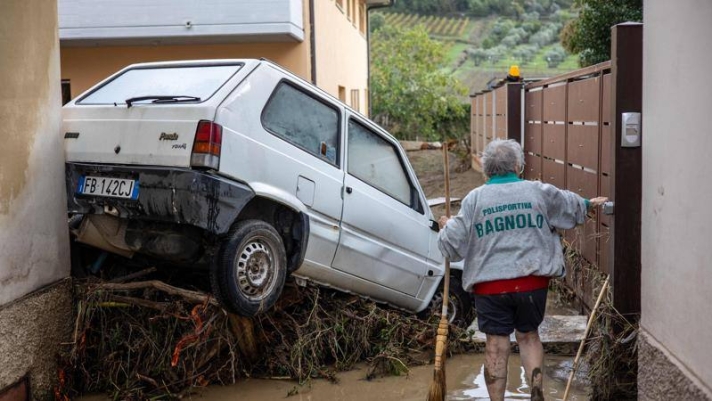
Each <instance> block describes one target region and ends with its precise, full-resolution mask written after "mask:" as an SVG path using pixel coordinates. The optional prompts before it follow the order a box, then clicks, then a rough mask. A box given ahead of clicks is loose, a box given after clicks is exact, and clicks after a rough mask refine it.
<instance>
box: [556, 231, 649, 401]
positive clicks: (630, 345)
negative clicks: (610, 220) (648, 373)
mask: <svg viewBox="0 0 712 401" xmlns="http://www.w3.org/2000/svg"><path fill="white" fill-rule="evenodd" d="M565 245H566V246H565V253H566V266H567V269H570V270H571V271H572V272H573V274H574V275H575V276H579V277H583V278H585V280H587V281H589V282H590V286H591V288H592V290H593V292H594V293H597V292H598V291H600V289H601V286H602V285H603V283H604V281H605V279H606V276H605V275H604V274H603V273H602V272H601V271H600V270H598V268H597V267H595V266H592V265H591V264H590V263H589V262H588V261H586V259H584V258H583V256H581V254H580V253H578V252H577V251H576V250H575V249H573V247H571V246H569V244H565ZM556 291H557V292H559V293H560V294H562V296H563V297H565V298H568V299H569V300H572V299H574V298H575V297H576V295H575V293H574V292H573V290H571V289H570V288H568V287H566V286H565V285H563V284H559V285H557V288H556ZM611 294H612V291H608V292H607V294H606V296H605V297H604V299H603V301H602V302H601V305H600V306H599V307H598V312H597V316H596V319H595V321H594V323H593V325H592V326H591V332H590V334H589V336H588V339H587V340H586V348H585V349H584V354H583V358H582V359H583V365H584V366H585V367H586V368H584V369H582V370H583V371H585V372H586V373H587V376H588V382H589V384H590V388H591V394H590V397H591V400H629V399H630V400H632V399H636V398H637V392H638V387H637V371H638V349H637V345H636V338H637V333H638V323H637V321H635V322H631V321H629V320H628V319H626V317H625V316H623V315H622V314H621V313H620V312H618V311H617V310H616V308H615V307H614V306H613V300H612V297H611Z"/></svg>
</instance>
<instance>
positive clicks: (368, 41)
mask: <svg viewBox="0 0 712 401" xmlns="http://www.w3.org/2000/svg"><path fill="white" fill-rule="evenodd" d="M312 1H313V0H312ZM394 4H396V0H389V1H388V3H385V4H373V5H369V4H368V0H366V62H367V63H368V64H367V65H366V74H368V116H369V118H373V113H371V110H372V109H373V102H372V101H371V98H373V94H372V93H371V18H370V17H369V16H368V13H369V11H371V10H375V9H378V8H386V7H392V6H393V5H394Z"/></svg>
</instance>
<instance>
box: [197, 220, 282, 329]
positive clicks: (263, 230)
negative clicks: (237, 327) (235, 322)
mask: <svg viewBox="0 0 712 401" xmlns="http://www.w3.org/2000/svg"><path fill="white" fill-rule="evenodd" d="M286 277H287V255H286V252H285V249H284V243H283V242H282V238H281V237H280V236H279V234H278V233H277V230H275V229H274V227H272V226H271V225H270V224H268V223H266V222H264V221H262V220H244V221H240V222H238V223H237V224H236V225H235V226H234V227H233V228H232V229H231V230H230V233H229V234H228V236H227V238H225V240H223V242H222V244H221V246H220V250H219V252H218V254H217V255H216V259H215V262H213V264H212V267H211V269H210V284H211V287H212V289H213V293H214V295H215V297H216V298H217V299H218V301H219V302H220V303H221V304H222V306H223V307H224V308H225V309H227V310H228V311H230V312H233V313H237V314H238V315H241V316H247V317H252V316H255V315H256V314H258V313H260V312H264V311H266V310H268V309H270V308H271V307H272V306H273V305H274V304H275V303H276V302H277V299H279V296H280V295H281V293H282V288H283V287H284V281H285V279H286Z"/></svg>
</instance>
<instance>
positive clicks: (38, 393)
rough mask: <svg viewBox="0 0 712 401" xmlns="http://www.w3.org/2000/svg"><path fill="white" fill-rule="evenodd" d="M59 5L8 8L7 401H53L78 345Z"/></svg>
mask: <svg viewBox="0 0 712 401" xmlns="http://www.w3.org/2000/svg"><path fill="white" fill-rule="evenodd" d="M59 76H60V74H59V41H58V39H57V3H56V1H55V0H7V1H2V2H0V87H2V98H1V99H0V121H2V124H3V130H2V133H1V134H0V137H1V138H2V145H0V400H25V399H30V398H31V399H53V393H52V389H53V387H54V386H55V385H56V382H57V379H56V378H57V367H56V362H57V358H56V357H57V353H58V351H59V350H60V344H61V343H67V342H69V341H71V335H70V333H71V330H72V327H73V317H72V299H71V294H72V290H71V283H70V282H69V280H68V279H67V278H68V276H69V233H68V230H67V209H66V198H65V189H64V158H63V155H62V139H61V136H60V127H61V122H62V119H61V110H60V103H59V99H60V80H59Z"/></svg>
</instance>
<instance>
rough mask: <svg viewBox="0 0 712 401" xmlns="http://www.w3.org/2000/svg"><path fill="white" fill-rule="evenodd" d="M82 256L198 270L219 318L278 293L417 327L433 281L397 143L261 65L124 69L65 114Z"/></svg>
mask: <svg viewBox="0 0 712 401" xmlns="http://www.w3.org/2000/svg"><path fill="white" fill-rule="evenodd" d="M63 119H64V123H63V124H64V125H63V128H64V130H63V132H64V137H65V153H66V160H67V163H66V177H67V180H66V182H67V192H68V208H69V212H70V213H73V214H82V215H84V216H85V218H84V221H83V222H82V224H81V227H80V229H79V230H78V231H79V234H78V240H79V241H82V242H85V243H88V244H91V245H93V246H95V247H99V248H101V249H105V250H109V251H112V252H115V253H119V254H123V255H125V256H131V255H133V254H134V253H141V254H145V255H149V256H151V257H153V258H156V259H158V260H163V261H169V262H171V263H179V264H185V265H195V266H206V267H208V268H209V272H210V273H209V274H210V277H211V283H212V287H213V291H214V292H215V294H216V296H217V297H218V299H219V300H220V301H221V303H222V304H223V305H224V306H225V307H226V308H227V309H229V310H231V311H234V312H237V313H240V314H243V315H253V314H255V313H258V312H259V311H261V310H264V309H266V308H269V307H270V306H271V305H272V304H273V303H274V302H275V301H276V299H277V297H278V296H279V294H280V292H281V289H282V286H283V284H284V280H285V277H286V276H287V275H288V274H293V275H294V276H295V277H297V278H301V279H308V280H312V281H314V282H316V283H319V284H322V285H327V286H331V287H334V288H337V289H340V290H344V291H348V292H353V293H356V294H359V295H362V296H366V297H369V298H372V299H374V300H377V301H380V302H386V303H389V304H391V305H394V306H396V307H399V308H402V309H406V310H409V311H413V312H418V311H421V310H423V309H425V308H426V307H427V305H428V304H429V303H430V302H431V300H432V298H433V295H434V294H435V292H436V290H437V288H438V285H439V284H440V282H441V280H442V277H443V272H444V267H443V259H442V255H441V254H440V252H439V250H438V248H437V245H436V239H437V225H436V223H435V222H434V221H433V216H432V214H431V212H430V210H429V208H428V207H427V203H426V199H425V196H424V194H423V191H422V189H421V188H420V185H419V184H418V181H417V179H416V176H415V174H414V172H413V169H412V167H411V166H410V164H409V162H408V159H407V157H406V154H405V152H404V151H403V149H402V147H401V146H400V145H399V143H398V142H397V141H396V140H395V139H394V138H393V137H392V136H390V135H389V134H388V133H387V132H385V131H384V130H383V129H382V128H380V127H379V126H377V125H376V124H374V123H373V122H371V121H370V120H369V119H367V118H366V117H364V116H363V115H361V114H359V113H357V112H355V111H354V110H352V109H350V108H348V107H347V106H345V105H344V104H343V103H341V102H340V101H338V100H337V99H335V98H333V97H332V96H330V95H328V94H326V93H325V92H323V91H322V90H320V89H318V88H316V87H315V86H313V85H311V84H309V83H307V82H306V81H304V80H302V79H300V78H298V77H296V76H294V75H293V74H291V73H289V72H288V71H286V70H284V69H282V68H280V67H279V66H277V65H275V64H273V63H271V62H269V61H265V60H208V61H187V62H167V63H147V64H137V65H132V66H129V67H127V68H125V69H124V70H121V71H119V72H118V73H116V74H115V75H113V76H111V77H109V78H107V79H106V80H105V81H103V82H101V83H99V84H98V85H96V86H95V87H93V88H91V89H90V90H88V91H87V92H86V93H84V94H82V95H80V96H78V97H77V98H76V99H75V100H73V101H72V102H70V103H68V104H67V105H66V106H65V107H64V110H63Z"/></svg>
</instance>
